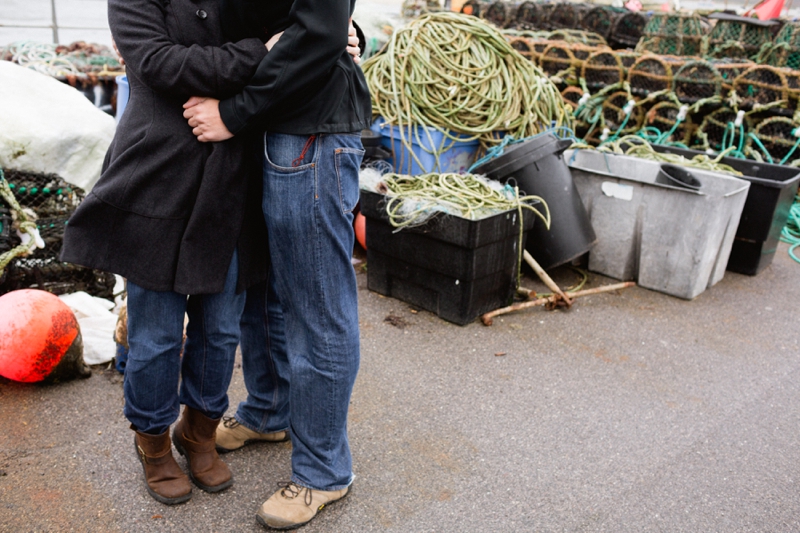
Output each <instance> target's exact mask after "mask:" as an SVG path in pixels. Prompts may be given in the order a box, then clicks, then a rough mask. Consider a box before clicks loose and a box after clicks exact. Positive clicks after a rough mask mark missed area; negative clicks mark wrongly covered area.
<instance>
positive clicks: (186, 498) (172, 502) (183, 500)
mask: <svg viewBox="0 0 800 533" xmlns="http://www.w3.org/2000/svg"><path fill="white" fill-rule="evenodd" d="M133 447H134V450H136V457H138V458H139V464H141V465H142V473H144V487H145V488H146V489H147V493H148V494H150V496H152V498H153V499H154V500H156V501H159V502H161V503H163V504H165V505H177V504H179V503H186V502H188V501H189V500H190V499H192V493H191V492H190V493H189V494H186V495H184V496H177V497H175V498H167V497H166V496H162V495H161V494H159V493H157V492H156V491H154V490H153V489H151V488H150V485H148V484H147V472H146V471H145V468H144V462H142V457H141V456H140V455H139V446H138V445H137V444H136V439H134V441H133Z"/></svg>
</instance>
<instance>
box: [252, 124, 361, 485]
mask: <svg viewBox="0 0 800 533" xmlns="http://www.w3.org/2000/svg"><path fill="white" fill-rule="evenodd" d="M363 155H364V150H363V148H362V146H361V137H360V135H359V134H358V133H355V134H320V135H314V136H305V135H288V134H281V133H270V132H267V133H266V134H265V136H264V156H265V157H264V203H263V208H264V218H265V220H266V223H267V229H268V231H269V250H270V257H271V259H272V264H273V269H272V272H273V275H274V283H275V290H276V291H277V295H278V298H279V299H280V305H281V307H282V308H283V314H284V318H285V337H286V350H287V352H288V362H289V379H288V381H289V384H290V386H289V431H290V434H291V438H292V481H294V482H295V483H297V484H299V485H302V486H305V487H308V488H311V489H316V490H339V489H341V488H344V487H347V486H349V485H350V483H351V482H352V480H353V472H352V458H351V455H350V445H349V442H348V440H347V410H348V406H349V403H350V394H351V392H352V390H353V384H354V383H355V379H356V374H357V373H358V365H359V332H358V297H357V288H356V277H355V272H354V270H353V266H352V263H351V262H350V258H351V256H352V252H353V243H354V238H355V236H354V232H353V212H352V211H353V209H354V208H355V206H356V204H357V203H358V196H359V192H358V170H359V166H360V164H361V159H362V157H363ZM271 429H277V428H271Z"/></svg>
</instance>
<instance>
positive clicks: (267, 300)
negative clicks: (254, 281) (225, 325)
mask: <svg viewBox="0 0 800 533" xmlns="http://www.w3.org/2000/svg"><path fill="white" fill-rule="evenodd" d="M241 326H242V341H241V342H242V371H243V373H244V384H245V387H247V399H246V400H245V401H243V402H241V403H240V404H239V407H238V408H237V410H236V420H237V421H238V422H239V423H240V424H242V425H243V426H245V427H248V428H250V429H252V430H253V431H257V432H258V433H275V432H278V431H284V430H287V429H289V376H290V374H291V370H290V367H289V357H288V354H287V353H286V327H285V324H284V319H283V308H282V307H281V302H280V300H279V299H278V294H277V292H276V290H275V276H274V274H273V273H272V272H270V275H269V280H268V282H267V283H266V284H264V283H262V284H259V285H256V286H255V287H251V288H249V289H247V303H245V306H244V314H243V315H242V321H241Z"/></svg>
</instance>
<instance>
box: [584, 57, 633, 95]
mask: <svg viewBox="0 0 800 533" xmlns="http://www.w3.org/2000/svg"><path fill="white" fill-rule="evenodd" d="M626 74H627V73H626V70H625V67H624V66H623V64H622V59H621V58H620V56H619V55H618V54H615V53H614V52H612V51H611V50H595V51H593V52H592V53H591V54H589V56H588V57H587V58H586V60H585V61H584V62H583V65H582V67H581V78H583V79H584V81H585V82H586V86H587V87H588V88H590V89H599V88H602V87H606V86H608V85H614V84H617V83H622V82H623V81H624V80H625V77H626Z"/></svg>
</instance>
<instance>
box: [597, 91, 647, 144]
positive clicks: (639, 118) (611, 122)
mask: <svg viewBox="0 0 800 533" xmlns="http://www.w3.org/2000/svg"><path fill="white" fill-rule="evenodd" d="M630 99H631V97H630V95H629V94H628V93H627V92H625V91H617V92H615V93H612V94H610V95H608V98H606V99H605V100H604V101H603V105H602V107H601V109H602V114H603V123H604V124H605V127H606V128H608V129H609V130H611V131H612V132H616V135H617V136H619V137H621V136H623V135H628V134H632V133H636V132H637V131H639V129H641V127H642V124H643V123H644V109H642V107H641V106H633V110H632V111H631V113H630V116H628V117H627V120H626V114H625V111H624V109H625V106H626V105H627V103H628V101H629V100H630Z"/></svg>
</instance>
